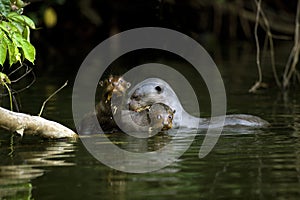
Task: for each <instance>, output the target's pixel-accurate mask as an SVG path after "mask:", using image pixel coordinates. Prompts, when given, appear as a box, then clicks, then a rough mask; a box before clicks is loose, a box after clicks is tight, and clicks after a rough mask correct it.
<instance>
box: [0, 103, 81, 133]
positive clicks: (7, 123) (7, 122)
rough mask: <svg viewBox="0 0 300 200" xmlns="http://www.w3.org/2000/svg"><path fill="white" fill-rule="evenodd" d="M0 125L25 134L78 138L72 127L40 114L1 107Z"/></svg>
mask: <svg viewBox="0 0 300 200" xmlns="http://www.w3.org/2000/svg"><path fill="white" fill-rule="evenodd" d="M0 127H1V128H3V129H6V130H8V131H11V132H17V133H18V134H20V135H21V136H23V135H38V136H40V137H43V138H77V137H78V135H77V134H76V133H75V132H74V131H72V130H71V129H69V128H67V127H65V126H63V125H61V124H59V123H57V122H54V121H50V120H47V119H45V118H42V117H39V116H32V115H28V114H24V113H17V112H13V111H10V110H7V109H5V108H2V107H0Z"/></svg>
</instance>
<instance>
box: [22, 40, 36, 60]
mask: <svg viewBox="0 0 300 200" xmlns="http://www.w3.org/2000/svg"><path fill="white" fill-rule="evenodd" d="M21 44H22V51H23V53H24V57H25V59H27V60H28V61H30V62H31V63H32V64H34V60H35V54H36V52H35V48H34V46H33V45H32V44H31V43H30V42H28V41H27V40H26V39H24V38H23V39H22V40H21Z"/></svg>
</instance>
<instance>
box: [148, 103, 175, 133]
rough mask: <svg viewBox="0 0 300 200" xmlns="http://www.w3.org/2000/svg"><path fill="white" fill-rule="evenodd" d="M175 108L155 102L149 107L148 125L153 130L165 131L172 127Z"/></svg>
mask: <svg viewBox="0 0 300 200" xmlns="http://www.w3.org/2000/svg"><path fill="white" fill-rule="evenodd" d="M174 114H175V110H172V109H171V108H170V107H169V106H167V105H165V104H162V103H156V104H153V105H152V106H151V107H150V108H149V118H150V127H151V129H152V130H153V129H154V130H160V131H167V130H169V129H171V128H172V125H173V117H174Z"/></svg>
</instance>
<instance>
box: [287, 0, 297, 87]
mask: <svg viewBox="0 0 300 200" xmlns="http://www.w3.org/2000/svg"><path fill="white" fill-rule="evenodd" d="M299 20H300V0H298V4H297V13H296V19H295V36H294V46H293V48H292V50H291V53H290V56H289V58H288V61H287V63H286V66H285V70H284V74H283V88H287V86H288V85H289V82H290V79H291V77H292V75H293V74H294V73H295V72H296V65H297V63H298V61H299V51H300V45H299V42H300V41H299V27H300V24H299Z"/></svg>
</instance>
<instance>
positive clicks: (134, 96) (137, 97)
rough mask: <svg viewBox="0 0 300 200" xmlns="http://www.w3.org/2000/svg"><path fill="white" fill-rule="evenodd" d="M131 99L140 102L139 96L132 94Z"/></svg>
mask: <svg viewBox="0 0 300 200" xmlns="http://www.w3.org/2000/svg"><path fill="white" fill-rule="evenodd" d="M131 99H134V100H136V101H138V100H140V97H139V95H136V94H133V95H132V96H131Z"/></svg>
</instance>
